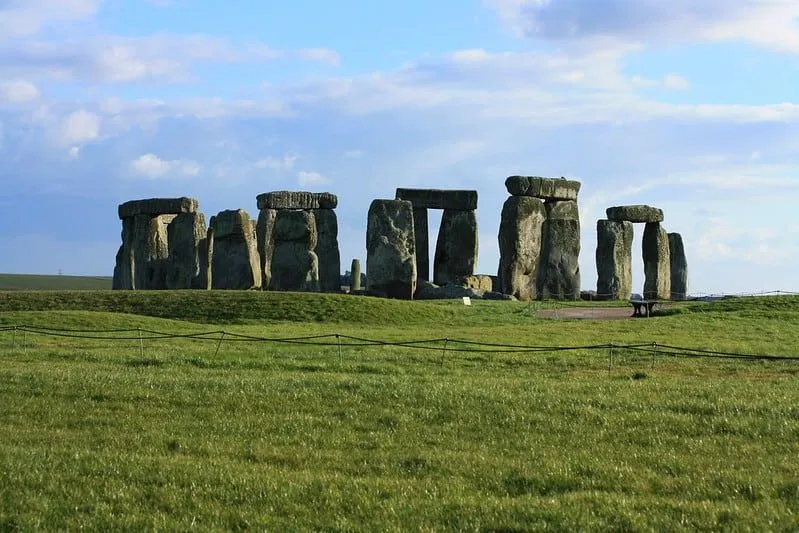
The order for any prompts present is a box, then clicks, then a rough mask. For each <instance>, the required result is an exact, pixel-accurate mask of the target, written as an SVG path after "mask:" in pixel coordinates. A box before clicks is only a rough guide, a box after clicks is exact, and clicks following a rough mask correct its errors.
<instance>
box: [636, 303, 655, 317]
mask: <svg viewBox="0 0 799 533" xmlns="http://www.w3.org/2000/svg"><path fill="white" fill-rule="evenodd" d="M657 304H658V300H630V305H632V306H633V316H645V317H649V316H651V315H652V309H653V308H654V307H655V305H657Z"/></svg>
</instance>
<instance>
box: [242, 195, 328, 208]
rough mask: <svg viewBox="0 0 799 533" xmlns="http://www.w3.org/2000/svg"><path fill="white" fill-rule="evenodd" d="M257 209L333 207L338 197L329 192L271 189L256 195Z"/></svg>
mask: <svg viewBox="0 0 799 533" xmlns="http://www.w3.org/2000/svg"><path fill="white" fill-rule="evenodd" d="M255 199H256V201H257V202H258V209H259V210H260V209H335V208H336V207H338V197H337V196H336V195H335V194H331V193H329V192H318V193H317V192H306V191H273V192H267V193H264V194H259V195H258V196H256V198H255Z"/></svg>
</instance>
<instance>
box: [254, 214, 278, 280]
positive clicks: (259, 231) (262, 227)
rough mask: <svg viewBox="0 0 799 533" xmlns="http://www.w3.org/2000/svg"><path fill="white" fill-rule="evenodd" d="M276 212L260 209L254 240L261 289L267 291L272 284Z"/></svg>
mask: <svg viewBox="0 0 799 533" xmlns="http://www.w3.org/2000/svg"><path fill="white" fill-rule="evenodd" d="M276 220H277V210H275V209H261V210H260V212H259V213H258V223H257V225H256V230H255V233H256V238H257V239H258V256H259V257H260V258H261V280H262V281H261V287H262V288H263V289H265V290H266V289H269V287H270V286H271V284H272V255H273V254H274V252H275V221H276Z"/></svg>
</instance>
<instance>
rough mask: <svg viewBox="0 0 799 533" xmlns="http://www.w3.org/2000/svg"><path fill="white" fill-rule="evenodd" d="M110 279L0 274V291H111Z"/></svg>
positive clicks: (101, 277)
mask: <svg viewBox="0 0 799 533" xmlns="http://www.w3.org/2000/svg"><path fill="white" fill-rule="evenodd" d="M111 282H112V278H111V277H103V276H94V277H93V276H44V275H35V274H0V291H94V290H107V289H111Z"/></svg>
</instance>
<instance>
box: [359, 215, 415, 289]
mask: <svg viewBox="0 0 799 533" xmlns="http://www.w3.org/2000/svg"><path fill="white" fill-rule="evenodd" d="M414 233H415V232H414V226H413V204H411V202H409V201H404V200H374V201H373V202H372V205H370V206H369V218H368V223H367V228H366V279H367V287H368V289H369V291H370V292H372V293H373V294H375V295H381V296H387V297H389V298H402V299H406V300H411V299H413V294H414V293H415V292H416V236H415V234H414Z"/></svg>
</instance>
